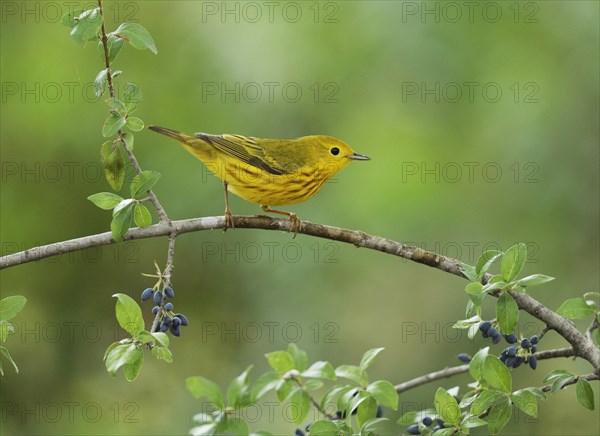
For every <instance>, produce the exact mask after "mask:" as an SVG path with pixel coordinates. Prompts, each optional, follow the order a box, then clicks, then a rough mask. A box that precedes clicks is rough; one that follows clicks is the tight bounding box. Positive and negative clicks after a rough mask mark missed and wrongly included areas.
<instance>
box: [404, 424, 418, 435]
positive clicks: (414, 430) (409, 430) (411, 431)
mask: <svg viewBox="0 0 600 436" xmlns="http://www.w3.org/2000/svg"><path fill="white" fill-rule="evenodd" d="M406 433H408V434H414V435H416V434H421V432H420V431H419V426H418V425H417V424H414V425H411V426H410V427H408V428H407V429H406Z"/></svg>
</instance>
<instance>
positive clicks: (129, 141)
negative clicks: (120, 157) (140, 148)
mask: <svg viewBox="0 0 600 436" xmlns="http://www.w3.org/2000/svg"><path fill="white" fill-rule="evenodd" d="M121 140H122V141H123V143H124V144H125V148H126V149H127V150H129V151H132V150H133V142H134V141H133V140H134V136H133V133H129V132H123V133H122V134H121Z"/></svg>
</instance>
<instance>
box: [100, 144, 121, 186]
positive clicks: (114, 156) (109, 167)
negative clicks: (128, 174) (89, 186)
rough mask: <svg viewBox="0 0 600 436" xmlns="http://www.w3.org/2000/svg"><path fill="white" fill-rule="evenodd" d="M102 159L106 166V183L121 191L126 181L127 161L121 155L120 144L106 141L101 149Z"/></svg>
mask: <svg viewBox="0 0 600 436" xmlns="http://www.w3.org/2000/svg"><path fill="white" fill-rule="evenodd" d="M100 158H101V160H102V164H103V165H104V175H105V176H106V181H107V182H108V184H109V185H110V187H111V188H112V189H114V190H115V191H120V190H121V186H123V181H124V180H125V160H124V159H123V156H122V155H121V151H120V150H119V147H118V144H117V143H114V142H113V141H106V142H105V143H104V144H102V147H100Z"/></svg>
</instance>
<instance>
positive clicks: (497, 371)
mask: <svg viewBox="0 0 600 436" xmlns="http://www.w3.org/2000/svg"><path fill="white" fill-rule="evenodd" d="M483 378H484V379H485V380H486V381H487V382H488V383H489V384H490V385H491V386H493V387H495V388H497V389H500V390H501V391H503V392H506V393H510V392H511V391H512V377H511V375H510V372H509V370H508V368H507V367H506V366H505V365H504V364H503V363H502V362H500V360H499V359H498V358H497V357H496V356H487V357H486V358H485V363H484V364H483Z"/></svg>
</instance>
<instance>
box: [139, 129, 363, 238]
mask: <svg viewBox="0 0 600 436" xmlns="http://www.w3.org/2000/svg"><path fill="white" fill-rule="evenodd" d="M148 128H149V129H150V130H154V131H155V132H158V133H161V134H163V135H166V136H168V137H169V138H173V139H175V140H176V141H178V142H179V143H180V144H181V145H183V146H184V147H185V149H186V150H188V151H189V152H190V153H192V154H193V155H194V156H195V157H196V158H197V159H200V160H201V161H202V162H203V163H204V164H205V165H206V167H207V168H208V170H209V171H211V172H212V173H213V174H214V175H216V176H217V177H218V178H220V179H221V180H222V181H223V182H224V186H225V229H227V227H233V219H232V217H231V211H230V210H229V201H228V196H227V193H228V191H231V192H232V193H234V194H235V195H237V196H239V197H242V198H243V199H245V200H248V201H251V202H253V203H257V204H259V205H260V206H261V208H262V209H263V210H264V211H265V212H271V213H277V214H281V215H286V216H288V217H289V218H290V221H292V224H293V230H294V232H297V231H298V230H299V229H300V225H301V222H300V220H299V219H298V217H297V216H296V215H295V214H293V213H291V212H284V211H281V210H274V209H271V208H270V207H269V206H284V205H289V204H294V203H300V202H302V201H305V200H308V199H309V198H311V197H312V196H313V195H315V194H316V193H317V192H319V190H320V189H321V188H322V187H323V184H324V183H325V182H326V181H327V180H329V179H330V178H331V177H332V176H334V175H335V174H336V173H337V172H338V171H340V170H341V169H342V168H344V167H345V166H346V165H348V164H349V163H350V162H351V161H352V160H369V158H368V157H367V156H363V155H361V154H358V153H356V152H354V150H352V149H351V148H350V147H349V146H348V145H346V144H345V143H344V142H342V141H340V140H339V139H336V138H334V137H332V136H304V137H302V138H298V139H261V138H254V137H248V136H242V135H209V134H207V133H196V134H194V136H190V135H186V134H185V133H181V132H177V131H175V130H171V129H167V128H165V127H159V126H148Z"/></svg>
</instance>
